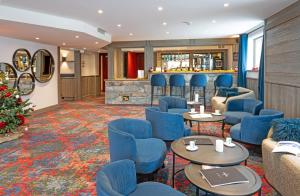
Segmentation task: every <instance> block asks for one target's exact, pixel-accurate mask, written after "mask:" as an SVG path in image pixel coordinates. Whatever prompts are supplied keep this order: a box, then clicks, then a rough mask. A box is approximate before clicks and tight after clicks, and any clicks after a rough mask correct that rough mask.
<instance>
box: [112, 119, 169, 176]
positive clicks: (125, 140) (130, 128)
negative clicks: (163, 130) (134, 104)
mask: <svg viewBox="0 0 300 196" xmlns="http://www.w3.org/2000/svg"><path fill="white" fill-rule="evenodd" d="M108 136H109V144H110V145H109V149H110V160H111V161H112V162H113V161H117V160H122V159H130V160H133V161H134V162H135V164H136V169H137V173H139V174H151V173H153V172H155V171H156V170H157V169H159V168H160V167H162V165H163V162H164V160H165V158H166V152H167V147H166V144H165V142H164V141H162V140H160V139H156V138H153V137H152V126H151V124H150V122H149V121H146V120H139V119H129V118H122V119H118V120H114V121H111V122H110V123H109V124H108Z"/></svg>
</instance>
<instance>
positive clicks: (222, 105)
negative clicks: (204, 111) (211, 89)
mask: <svg viewBox="0 0 300 196" xmlns="http://www.w3.org/2000/svg"><path fill="white" fill-rule="evenodd" d="M237 88H238V93H239V95H237V96H233V97H220V96H217V94H218V90H217V92H216V94H215V96H214V97H212V98H211V105H212V109H213V111H214V110H220V111H221V112H222V113H223V112H226V111H227V103H228V101H231V100H234V99H256V97H255V93H254V91H252V90H250V89H247V88H243V87H237Z"/></svg>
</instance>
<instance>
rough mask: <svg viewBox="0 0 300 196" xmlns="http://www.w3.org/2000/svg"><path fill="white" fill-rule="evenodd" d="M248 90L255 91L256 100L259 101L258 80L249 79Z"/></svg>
mask: <svg viewBox="0 0 300 196" xmlns="http://www.w3.org/2000/svg"><path fill="white" fill-rule="evenodd" d="M247 88H248V89H251V90H253V91H254V93H255V96H256V99H258V80H257V79H254V78H247Z"/></svg>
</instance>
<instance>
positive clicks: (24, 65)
mask: <svg viewBox="0 0 300 196" xmlns="http://www.w3.org/2000/svg"><path fill="white" fill-rule="evenodd" d="M12 61H13V64H14V66H15V68H16V69H17V70H18V71H21V72H24V71H27V70H28V69H29V68H30V63H31V56H30V53H29V52H28V50H26V49H23V48H21V49H18V50H16V51H15V53H14V55H13V60H12Z"/></svg>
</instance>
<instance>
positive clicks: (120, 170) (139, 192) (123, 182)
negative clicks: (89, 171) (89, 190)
mask: <svg viewBox="0 0 300 196" xmlns="http://www.w3.org/2000/svg"><path fill="white" fill-rule="evenodd" d="M96 190H97V195H98V196H127V195H128V196H154V195H164V196H184V194H183V193H181V192H179V191H176V190H174V189H172V188H171V187H170V186H167V185H165V184H162V183H158V182H144V183H140V184H137V179H136V170H135V165H134V162H133V161H131V160H128V159H125V160H120V161H116V162H113V163H110V164H107V165H105V166H104V167H103V168H102V169H101V170H99V171H98V172H97V175H96Z"/></svg>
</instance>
